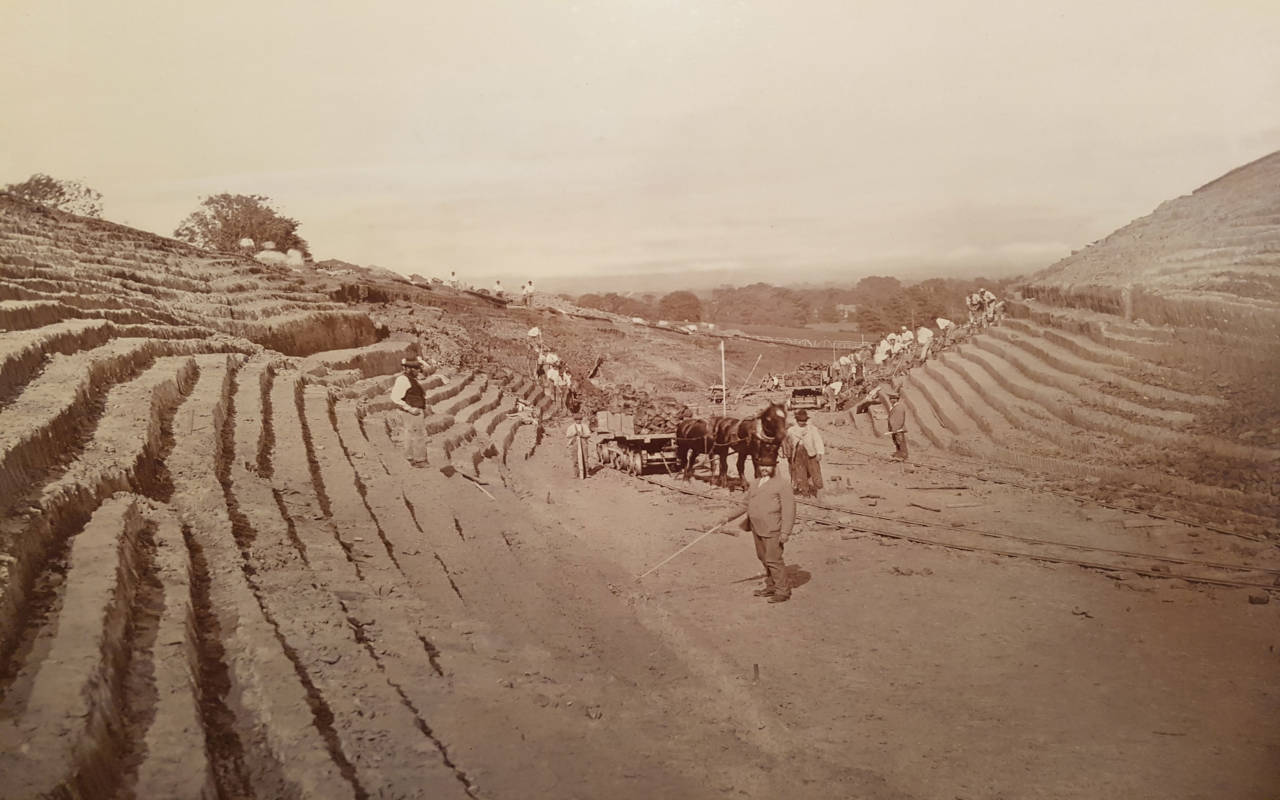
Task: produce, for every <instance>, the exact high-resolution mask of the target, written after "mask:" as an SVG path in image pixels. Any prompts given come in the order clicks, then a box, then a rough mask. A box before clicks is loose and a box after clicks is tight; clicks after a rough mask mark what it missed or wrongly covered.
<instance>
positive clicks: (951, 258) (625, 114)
mask: <svg viewBox="0 0 1280 800" xmlns="http://www.w3.org/2000/svg"><path fill="white" fill-rule="evenodd" d="M1277 42H1280V3H1277V2H1275V0H1256V1H1255V0H1240V1H1239V2H1229V1H1228V2H1222V1H1221V0H1219V1H1217V2H1209V1H1207V0H1204V1H1202V0H1163V1H1162V2H1145V1H1144V2H1129V1H1128V0H1070V2H1061V1H1060V0H1047V1H1046V2H981V1H978V2H968V3H957V2H943V1H941V0H929V1H928V2H925V1H924V0H896V1H895V2H883V1H882V2H876V3H870V2H862V1H861V0H700V1H697V2H695V1H694V0H685V1H683V2H682V1H679V0H594V1H591V0H580V1H579V2H575V0H466V1H465V2H459V1H458V0H448V1H447V2H445V1H444V0H416V1H413V2H376V0H374V1H373V2H367V3H359V4H357V3H351V2H325V1H324V0H297V1H296V2H295V1H293V0H290V1H288V2H272V1H271V0H248V1H242V0H219V2H202V3H191V2H174V0H130V2H128V3H104V2H97V1H96V0H76V1H75V2H69V1H68V0H0V107H2V108H4V109H6V113H5V114H4V119H3V121H0V184H3V183H9V182H16V181H20V180H23V179H25V178H26V177H27V176H29V175H31V174H32V173H35V172H44V173H48V174H51V175H54V176H55V177H59V178H72V179H77V180H80V181H83V182H84V183H86V184H88V185H89V186H92V187H93V188H95V189H97V190H98V191H100V192H102V194H103V196H104V200H103V202H104V207H105V209H104V216H105V217H106V218H108V219H111V220H115V221H118V222H123V223H125V224H128V225H132V226H135V227H139V228H143V229H146V230H150V231H154V232H157V233H161V234H165V235H171V234H172V232H173V229H174V228H175V227H176V226H177V224H178V223H179V222H180V221H181V220H182V218H184V217H185V216H186V215H187V214H189V213H191V212H192V211H194V210H195V209H196V208H197V206H198V204H199V202H200V200H201V198H202V197H204V196H206V195H209V194H216V193H219V192H233V193H245V194H262V195H266V196H268V197H270V198H271V199H272V200H273V201H274V203H275V205H276V207H277V208H278V209H279V210H280V211H281V212H282V213H284V214H286V215H288V216H291V217H294V218H296V219H298V220H300V221H301V223H302V225H301V228H300V230H299V232H300V234H301V235H302V236H303V237H304V238H305V239H306V240H307V241H308V242H309V243H310V245H311V250H312V252H313V253H314V255H315V257H316V258H317V259H325V258H340V259H343V260H347V261H351V262H355V263H359V264H365V265H369V264H376V265H379V266H384V267H388V268H390V269H394V270H396V271H399V272H403V273H420V274H424V275H441V276H443V275H447V274H448V273H449V271H450V270H456V271H457V272H458V274H459V276H461V277H463V278H468V279H473V280H476V281H477V282H479V281H480V280H481V279H484V280H488V279H491V278H493V277H495V276H501V277H503V278H504V283H506V284H507V285H508V286H513V285H518V284H519V283H522V282H523V281H524V280H525V279H526V278H535V279H544V280H553V281H554V280H555V279H557V278H560V279H566V280H569V281H570V282H578V283H582V284H584V285H585V284H588V283H590V284H593V285H598V284H600V283H601V282H604V283H606V284H607V281H608V279H609V277H610V276H622V275H626V274H633V273H656V274H660V275H662V276H664V277H663V280H665V281H667V282H680V281H682V280H693V279H695V278H702V279H707V278H708V277H713V278H716V279H717V280H719V279H723V280H722V282H730V283H732V282H736V281H735V277H744V278H745V277H746V276H753V277H754V276H758V275H760V274H767V275H773V276H775V278H774V282H777V283H784V282H800V281H804V280H806V279H815V280H816V279H820V278H822V277H829V276H832V275H835V276H843V275H849V276H857V275H860V274H867V273H869V272H877V273H879V274H902V275H904V276H907V277H911V276H912V275H915V276H917V277H924V276H925V275H927V274H941V275H946V274H955V275H972V274H996V273H998V272H1001V271H1011V270H1012V271H1023V270H1026V271H1030V270H1034V269H1039V268H1042V267H1045V266H1048V265H1049V264H1051V263H1052V262H1053V261H1056V260H1057V259H1058V258H1060V257H1062V256H1065V255H1067V254H1068V253H1069V252H1070V251H1071V250H1072V249H1076V248H1078V247H1081V246H1083V245H1084V244H1087V243H1088V242H1090V241H1093V240H1095V239H1098V238H1101V237H1102V236H1105V235H1106V234H1108V233H1110V232H1111V231H1112V230H1114V229H1116V228H1119V227H1121V226H1123V225H1125V224H1126V223H1128V222H1129V221H1130V220H1132V219H1134V218H1136V217H1139V216H1142V215H1144V214H1147V213H1149V212H1150V211H1152V210H1153V209H1154V208H1155V207H1156V206H1157V205H1159V204H1160V203H1161V202H1163V201H1165V200H1167V199H1170V198H1172V197H1176V196H1178V195H1180V194H1185V193H1188V192H1190V191H1192V190H1193V189H1195V188H1196V187H1198V186H1200V185H1202V184H1204V183H1206V182H1208V181H1210V180H1212V179H1214V178H1216V177H1217V176H1219V175H1221V174H1222V173H1224V172H1227V171H1228V170H1230V169H1233V168H1234V167H1236V166H1239V165H1241V164H1244V163H1247V162H1248V161H1251V160H1253V159H1256V158H1259V157H1261V156H1263V155H1266V154H1268V153H1271V152H1274V151H1276V150H1280V46H1277V44H1276V43H1277Z"/></svg>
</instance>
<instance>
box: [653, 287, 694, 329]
mask: <svg viewBox="0 0 1280 800" xmlns="http://www.w3.org/2000/svg"><path fill="white" fill-rule="evenodd" d="M658 313H659V314H661V315H662V317H663V319H670V320H679V321H682V322H700V321H701V320H702V301H701V300H699V299H698V296H697V295H696V294H694V293H693V292H688V291H684V290H681V291H678V292H672V293H671V294H668V295H663V297H662V299H661V300H659V301H658Z"/></svg>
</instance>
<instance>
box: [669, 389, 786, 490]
mask: <svg viewBox="0 0 1280 800" xmlns="http://www.w3.org/2000/svg"><path fill="white" fill-rule="evenodd" d="M786 429H787V407H786V405H785V404H783V403H770V404H769V405H768V406H766V407H765V408H764V410H762V411H761V412H760V413H759V414H757V415H756V416H754V417H749V418H747V419H738V418H736V417H712V418H711V419H710V420H704V419H687V420H685V421H683V422H681V423H680V424H679V425H677V426H676V459H677V463H680V464H683V465H684V472H683V473H682V477H683V478H684V480H689V479H690V478H691V477H693V466H694V463H695V462H697V460H698V456H700V455H710V456H711V457H712V459H713V460H714V459H715V458H716V457H719V460H720V471H719V473H718V474H717V475H716V477H715V480H714V483H715V485H717V486H727V485H728V483H729V454H730V453H737V454H738V477H739V478H740V479H741V478H743V477H744V470H745V468H746V462H747V458H748V457H750V458H751V471H752V473H753V474H754V475H755V476H756V477H759V476H760V466H761V465H765V466H773V465H774V464H777V463H778V449H779V448H780V447H781V446H782V440H783V437H784V436H785V435H786Z"/></svg>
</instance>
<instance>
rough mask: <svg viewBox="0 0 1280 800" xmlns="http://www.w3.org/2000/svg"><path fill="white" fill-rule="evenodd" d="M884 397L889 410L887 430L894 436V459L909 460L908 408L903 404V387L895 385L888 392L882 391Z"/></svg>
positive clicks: (886, 407)
mask: <svg viewBox="0 0 1280 800" xmlns="http://www.w3.org/2000/svg"><path fill="white" fill-rule="evenodd" d="M881 396H882V397H884V407H885V409H886V410H887V411H888V412H889V430H888V431H887V432H886V433H887V434H888V435H890V436H892V437H893V447H894V453H893V456H892V458H893V460H894V461H906V460H907V409H906V407H905V406H904V405H902V387H901V386H893V387H892V388H890V389H889V390H888V391H887V392H882V393H881Z"/></svg>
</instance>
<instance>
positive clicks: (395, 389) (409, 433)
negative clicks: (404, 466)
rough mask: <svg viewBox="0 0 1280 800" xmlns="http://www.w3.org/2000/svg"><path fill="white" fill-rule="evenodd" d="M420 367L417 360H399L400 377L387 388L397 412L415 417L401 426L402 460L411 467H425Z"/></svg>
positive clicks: (424, 397)
mask: <svg viewBox="0 0 1280 800" xmlns="http://www.w3.org/2000/svg"><path fill="white" fill-rule="evenodd" d="M424 366H425V365H424V364H423V363H422V360H421V359H417V358H413V359H409V358H402V359H400V374H399V375H396V380H395V383H393V384H392V385H391V402H392V403H395V404H396V406H397V407H398V408H399V409H400V410H401V411H403V412H405V413H406V414H409V415H410V416H411V417H416V419H410V420H409V421H408V422H407V423H405V425H404V449H405V457H406V458H408V459H409V463H410V464H413V465H414V466H415V467H420V466H423V465H425V464H426V463H427V431H426V428H425V422H426V419H425V418H426V414H427V394H426V392H425V391H423V389H422V384H421V383H419V382H418V381H419V379H420V378H421V377H422V372H423V368H424Z"/></svg>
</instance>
